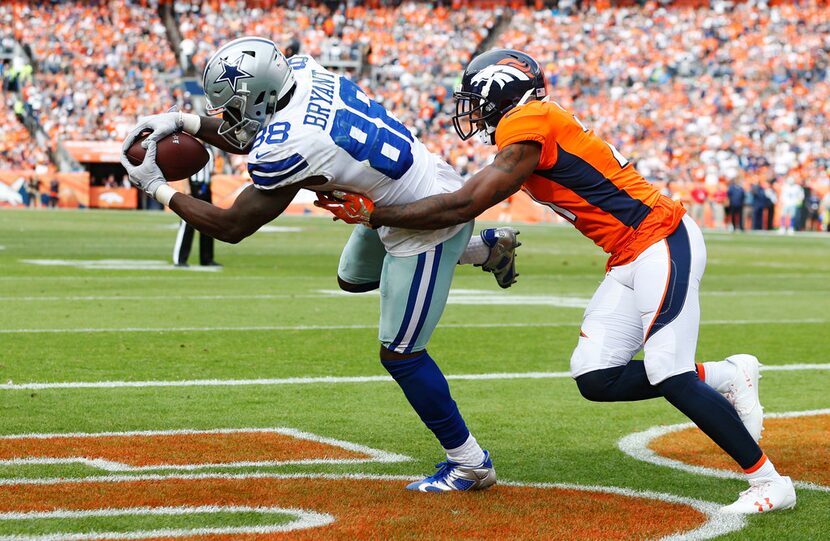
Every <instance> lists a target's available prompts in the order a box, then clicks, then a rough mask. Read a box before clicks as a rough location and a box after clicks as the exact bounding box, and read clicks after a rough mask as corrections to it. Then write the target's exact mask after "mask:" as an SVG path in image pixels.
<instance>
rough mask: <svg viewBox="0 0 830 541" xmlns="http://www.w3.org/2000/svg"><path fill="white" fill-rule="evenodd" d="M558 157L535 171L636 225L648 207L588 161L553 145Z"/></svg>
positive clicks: (623, 220)
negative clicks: (549, 165)
mask: <svg viewBox="0 0 830 541" xmlns="http://www.w3.org/2000/svg"><path fill="white" fill-rule="evenodd" d="M556 146H557V149H558V151H559V157H558V158H557V160H556V164H555V165H554V166H553V167H552V168H550V169H546V170H544V171H535V173H536V174H537V175H540V176H542V177H545V178H547V179H549V180H552V181H554V182H556V183H557V184H560V185H562V186H564V187H565V188H568V189H569V190H571V191H573V192H574V193H576V194H577V195H579V196H580V197H581V198H582V199H584V200H585V201H587V202H588V203H590V204H591V205H593V206H595V207H597V208H598V209H600V210H603V211H605V212H607V213H608V214H610V215H612V216H613V217H615V218H616V219H617V220H619V221H620V222H622V223H623V224H625V225H627V226H628V227H631V228H633V229H637V228H638V227H639V226H640V224H641V223H642V222H643V220H645V218H646V216H648V214H649V213H650V212H651V207H649V206H648V205H646V204H645V203H643V202H642V201H640V200H639V199H635V198H633V197H631V196H630V195H628V193H627V192H626V191H625V190H621V189H620V188H618V187H617V186H616V185H615V184H614V183H613V182H611V181H610V180H608V179H607V178H605V176H604V175H603V174H602V173H600V172H599V171H598V170H597V169H595V168H594V166H592V165H591V164H589V163H588V162H586V161H585V160H583V159H582V158H580V157H579V156H576V155H574V154H571V153H569V152H566V151H564V150H563V149H562V147H561V146H559V145H556Z"/></svg>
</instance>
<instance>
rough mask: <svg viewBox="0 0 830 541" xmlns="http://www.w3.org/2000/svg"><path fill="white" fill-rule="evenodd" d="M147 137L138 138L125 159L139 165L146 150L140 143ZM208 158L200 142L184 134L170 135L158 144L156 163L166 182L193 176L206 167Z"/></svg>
mask: <svg viewBox="0 0 830 541" xmlns="http://www.w3.org/2000/svg"><path fill="white" fill-rule="evenodd" d="M147 135H149V133H147V134H146V135H141V136H139V138H138V139H136V140H135V142H134V143H133V144H132V146H131V147H130V148H129V149H128V150H127V159H128V160H130V163H132V164H133V165H141V162H143V161H144V155H145V154H146V152H147V151H146V150H145V149H144V147H142V146H141V142H142V141H144V139H145V138H146V137H147ZM209 159H210V156H209V155H208V152H207V150H205V147H204V146H203V145H202V143H201V141H199V140H198V139H196V138H195V137H193V136H192V135H189V134H187V133H184V132H176V133H171V134H170V135H168V136H167V137H165V138H164V139H162V140H161V141H159V142H158V147H157V150H156V163H157V164H158V166H159V169H161V172H162V173H163V174H164V178H165V179H167V180H182V179H185V178H189V177H191V176H192V175H195V174H196V173H198V172H199V171H201V170H202V168H204V166H205V165H207V162H208V160H209Z"/></svg>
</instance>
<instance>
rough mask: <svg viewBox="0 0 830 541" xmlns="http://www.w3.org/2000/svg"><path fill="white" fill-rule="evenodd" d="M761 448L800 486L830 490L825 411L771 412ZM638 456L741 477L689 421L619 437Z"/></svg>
mask: <svg viewBox="0 0 830 541" xmlns="http://www.w3.org/2000/svg"><path fill="white" fill-rule="evenodd" d="M764 428H765V430H764V435H763V439H762V440H761V447H762V448H763V449H764V452H765V453H766V454H767V455H768V456H769V457H770V459H771V460H772V461H773V462H774V463H775V467H776V469H777V470H778V471H780V472H781V473H782V474H783V475H788V476H790V477H792V479H793V481H794V482H795V485H796V486H797V487H801V488H808V489H813V490H821V491H827V492H830V439H828V437H827V434H830V409H822V410H811V411H793V412H786V413H771V414H768V415H766V419H765V420H764ZM619 447H620V449H622V451H623V452H625V453H627V454H629V455H631V456H633V457H634V458H638V459H640V460H643V461H646V462H651V463H653V464H660V465H663V466H668V467H672V468H676V469H682V470H686V471H690V472H693V473H700V474H703V475H711V476H714V477H726V478H735V479H743V478H744V475H743V473H742V472H741V471H740V469H739V468H738V467H737V465H735V464H734V463H733V462H732V461H731V459H730V458H729V457H728V456H727V455H725V454H724V453H723V451H721V450H720V449H719V448H718V447H717V446H716V445H715V444H714V443H713V442H712V441H711V440H709V438H707V437H706V436H705V435H703V433H702V432H701V431H700V430H698V429H697V428H696V427H694V425H692V424H691V423H684V424H680V425H672V426H660V427H654V428H651V429H649V430H646V431H644V432H639V433H636V434H632V435H630V436H626V437H625V438H623V439H622V440H620V444H619Z"/></svg>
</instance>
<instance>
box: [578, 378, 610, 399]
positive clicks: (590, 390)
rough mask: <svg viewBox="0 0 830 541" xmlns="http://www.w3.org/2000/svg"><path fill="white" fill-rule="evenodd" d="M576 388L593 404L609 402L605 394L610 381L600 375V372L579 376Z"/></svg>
mask: <svg viewBox="0 0 830 541" xmlns="http://www.w3.org/2000/svg"><path fill="white" fill-rule="evenodd" d="M576 387H577V388H578V389H579V393H580V394H581V395H582V397H583V398H585V399H586V400H590V401H591V402H607V401H608V397H607V394H606V392H605V391H606V389H607V387H608V380H607V378H606V377H605V376H603V375H601V374H599V371H598V370H597V371H594V372H588V373H587V374H582V375H581V376H577V378H576Z"/></svg>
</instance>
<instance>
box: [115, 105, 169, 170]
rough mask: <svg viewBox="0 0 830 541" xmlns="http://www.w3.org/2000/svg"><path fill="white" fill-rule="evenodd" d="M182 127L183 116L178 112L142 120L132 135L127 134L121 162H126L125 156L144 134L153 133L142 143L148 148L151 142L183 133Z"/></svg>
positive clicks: (147, 117)
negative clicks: (174, 133) (172, 134)
mask: <svg viewBox="0 0 830 541" xmlns="http://www.w3.org/2000/svg"><path fill="white" fill-rule="evenodd" d="M182 127H183V122H182V114H181V113H180V112H178V111H176V112H170V113H162V114H160V115H150V116H145V117H143V118H140V119H139V120H138V124H136V126H135V128H133V129H132V130H131V131H130V133H129V134H127V138H126V139H124V145H123V146H122V147H121V155H122V159H121V161H122V162H123V161H124V159H123V155H124V154H126V153H127V150H129V148H130V147H131V146H133V143H134V142H135V140H136V139H138V137H139V136H140V135H141V134H142V133H145V132H150V131H151V132H153V133H151V134H150V135H148V136H147V139H145V140H144V141H143V142H142V146H143V147H144V148H147V145H148V144H149V142H150V141H156V142H158V141H160V140H162V139H164V138H165V137H167V136H168V135H170V134H171V133H173V132H177V131H181V130H182Z"/></svg>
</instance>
